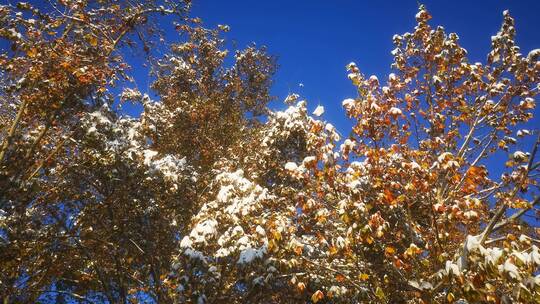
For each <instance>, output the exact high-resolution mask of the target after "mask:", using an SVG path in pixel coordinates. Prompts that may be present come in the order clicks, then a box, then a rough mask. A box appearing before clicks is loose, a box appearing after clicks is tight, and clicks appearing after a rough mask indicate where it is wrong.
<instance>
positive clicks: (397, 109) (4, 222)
mask: <svg viewBox="0 0 540 304" xmlns="http://www.w3.org/2000/svg"><path fill="white" fill-rule="evenodd" d="M189 7H190V3H189V1H180V2H178V1H176V2H173V1H171V2H169V1H158V0H154V1H144V2H142V3H141V4H134V3H133V2H132V1H114V0H103V1H76V0H63V1H49V3H48V8H47V9H44V8H40V7H34V6H32V5H30V4H27V3H19V4H18V5H16V6H11V5H2V6H0V25H1V27H0V39H1V40H2V41H3V42H8V43H9V46H10V48H9V49H2V50H0V52H1V53H0V75H1V76H2V78H1V80H0V143H1V145H0V269H1V270H2V271H1V273H0V297H2V298H3V300H4V303H37V302H39V303H51V302H58V303H64V302H81V303H88V302H89V303H128V302H129V303H146V302H151V303H201V304H203V303H447V302H448V303H452V302H456V303H534V302H539V301H540V275H539V274H538V273H539V270H540V268H539V267H540V249H539V247H540V236H539V235H538V234H539V232H540V231H538V229H537V227H535V223H536V221H537V220H538V212H537V211H538V209H537V208H538V205H539V203H540V194H539V190H540V189H539V184H538V182H539V176H540V171H539V170H540V162H539V160H538V159H539V157H538V151H537V150H538V148H539V146H540V133H539V130H538V129H535V127H534V126H531V123H530V120H531V119H532V118H533V114H534V111H535V97H536V96H537V94H538V90H539V88H540V85H539V79H540V61H538V59H540V58H539V57H540V56H539V54H540V52H539V51H538V50H533V51H531V52H530V53H528V55H527V56H525V55H523V54H522V53H521V52H520V49H519V47H517V46H516V44H515V42H514V37H515V28H514V26H515V25H514V20H513V18H512V17H511V16H510V14H509V13H508V12H504V14H503V24H502V27H501V29H500V31H499V32H498V33H497V34H496V35H495V36H493V37H492V38H491V42H492V47H491V51H490V52H489V54H488V56H487V61H486V62H485V63H471V62H469V61H468V59H467V51H466V50H465V49H464V48H462V47H461V46H460V45H459V38H458V36H457V35H456V34H454V33H450V34H447V33H446V32H445V30H444V28H443V27H440V26H439V27H436V28H432V27H431V26H430V24H429V22H428V21H429V20H430V19H431V16H430V14H429V13H428V11H427V10H426V9H425V8H424V7H423V6H421V7H420V9H419V12H418V14H417V15H416V21H417V26H416V27H415V28H414V31H413V32H412V33H405V34H403V35H395V36H394V37H393V41H394V44H395V49H394V50H393V51H392V55H393V58H394V60H393V64H392V69H393V71H392V73H391V74H389V75H388V77H387V79H384V80H379V79H378V77H376V76H369V77H367V76H365V75H364V74H362V73H361V71H360V69H359V68H358V66H357V65H356V64H354V63H350V64H349V65H347V67H346V69H347V71H348V78H349V79H350V81H351V82H352V85H353V86H354V87H355V88H356V89H357V95H356V96H353V97H352V98H348V99H345V100H344V101H343V108H344V110H345V112H346V115H347V117H348V118H349V119H351V120H352V122H353V127H352V129H351V130H350V133H349V134H348V135H347V136H346V137H344V136H343V135H340V134H339V132H338V131H337V130H336V128H335V127H334V126H333V125H332V124H331V123H328V122H326V121H324V120H323V119H322V118H321V116H322V115H324V108H323V107H322V106H318V107H317V108H316V109H315V111H313V112H312V113H311V114H310V111H308V107H307V103H306V101H304V100H302V99H301V98H300V96H298V95H296V94H291V95H289V96H287V98H286V99H285V103H286V104H287V108H286V109H284V110H281V111H271V110H269V109H268V107H267V105H268V102H270V100H271V99H272V98H271V96H270V94H269V88H270V85H271V79H272V74H273V73H274V70H275V62H274V58H273V57H271V56H269V55H267V54H266V52H265V49H264V48H258V47H256V46H255V45H252V46H249V47H247V48H246V49H244V50H238V51H235V52H234V54H233V55H231V54H229V51H228V50H227V49H226V48H225V46H226V43H225V41H224V40H223V38H222V32H224V31H227V30H228V27H227V26H219V27H218V29H215V30H211V29H205V28H203V27H202V26H201V23H200V20H198V19H197V18H195V19H191V18H189V17H188V10H189ZM156 14H157V17H159V16H161V15H167V17H164V18H163V19H167V20H170V19H174V21H172V22H173V23H174V27H175V29H176V31H178V33H179V38H178V41H177V42H176V43H174V44H171V45H168V46H166V47H165V46H162V48H166V49H167V50H168V53H167V54H166V55H160V57H158V58H154V59H155V60H154V63H153V66H152V68H151V71H152V77H153V78H152V79H153V84H152V87H151V94H150V95H149V94H143V93H141V92H140V91H139V90H138V89H137V88H136V87H134V86H133V85H131V84H130V80H131V78H132V76H130V72H131V71H130V67H129V66H128V65H127V63H126V60H125V59H124V56H125V54H126V52H128V51H129V50H130V49H134V50H136V49H137V46H138V45H142V46H143V47H142V49H143V51H144V52H145V53H146V55H147V56H148V57H152V56H154V54H153V53H152V46H153V45H156V44H157V43H161V39H160V35H161V34H160V31H159V28H158V27H157V25H158V24H159V25H160V26H164V24H165V22H163V23H161V22H160V23H156V22H155V18H156ZM151 96H152V97H151ZM127 103H132V104H134V105H136V106H139V107H140V109H141V113H140V115H138V116H137V117H130V116H128V115H126V113H125V112H123V110H122V106H123V105H126V104H127ZM526 148H527V149H529V148H530V150H527V151H529V152H523V151H521V150H525V149H526ZM520 149H521V150H520ZM501 160H503V161H501Z"/></svg>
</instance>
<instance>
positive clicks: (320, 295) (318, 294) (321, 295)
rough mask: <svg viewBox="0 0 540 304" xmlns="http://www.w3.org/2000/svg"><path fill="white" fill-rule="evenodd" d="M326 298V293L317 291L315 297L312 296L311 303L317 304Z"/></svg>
mask: <svg viewBox="0 0 540 304" xmlns="http://www.w3.org/2000/svg"><path fill="white" fill-rule="evenodd" d="M323 298H324V293H323V292H322V291H320V290H317V291H315V293H313V295H312V296H311V301H312V302H313V303H317V302H319V301H320V300H322V299H323Z"/></svg>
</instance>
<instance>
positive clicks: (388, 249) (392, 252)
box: [384, 246, 396, 255]
mask: <svg viewBox="0 0 540 304" xmlns="http://www.w3.org/2000/svg"><path fill="white" fill-rule="evenodd" d="M384 252H385V253H386V254H387V255H392V254H394V253H395V252H396V249H395V248H394V247H392V246H388V247H386V248H385V249H384Z"/></svg>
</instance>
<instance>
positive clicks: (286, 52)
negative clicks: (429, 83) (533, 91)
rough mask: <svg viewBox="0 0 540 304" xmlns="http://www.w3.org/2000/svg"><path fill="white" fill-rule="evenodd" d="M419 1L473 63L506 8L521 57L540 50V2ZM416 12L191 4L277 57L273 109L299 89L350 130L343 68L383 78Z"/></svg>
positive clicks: (389, 5)
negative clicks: (352, 66) (397, 42)
mask: <svg viewBox="0 0 540 304" xmlns="http://www.w3.org/2000/svg"><path fill="white" fill-rule="evenodd" d="M422 3H424V4H425V5H426V7H427V9H428V10H429V11H430V12H431V14H432V16H433V19H432V20H431V21H430V22H431V24H432V25H442V26H444V27H445V29H446V30H447V32H456V33H457V34H458V35H459V37H460V41H461V44H462V46H463V47H465V48H466V49H467V50H468V51H469V55H470V57H469V58H470V60H471V61H473V62H474V61H485V58H486V54H487V52H488V50H489V48H490V37H491V36H492V35H494V34H495V33H497V31H498V30H499V28H500V25H501V22H502V12H503V10H505V9H509V10H510V13H511V15H512V16H513V17H514V18H515V19H516V29H517V39H516V40H517V42H518V45H519V46H520V47H521V50H522V53H524V54H527V53H528V52H529V51H530V50H531V49H535V48H540V17H539V15H538V13H539V12H540V0H536V1H533V0H529V1H516V0H504V1H502V0H500V1H497V0H491V1H489V0H482V1H472V0H469V1H464V0H452V1H422ZM417 8H418V2H417V1H415V0H401V1H360V0H335V1H319V0H311V1H308V0H295V1H292V0H273V1H245V0H242V1H234V0H231V1H223V0H194V1H193V11H192V15H193V16H198V17H201V18H202V19H203V21H204V24H205V25H207V26H210V27H212V26H215V25H217V24H227V25H229V26H230V27H231V31H230V32H229V33H227V36H226V37H227V38H228V39H233V40H235V41H236V42H237V45H238V47H244V46H246V45H248V44H249V43H250V42H252V41H253V42H255V43H257V44H258V45H266V46H267V47H268V50H269V52H270V53H271V54H273V55H276V56H277V57H278V64H279V70H278V72H277V74H276V77H275V82H274V87H273V93H274V95H276V96H277V97H278V98H279V99H278V101H277V102H275V103H274V104H273V107H274V108H281V107H282V103H281V100H282V99H283V98H284V97H285V96H286V95H287V93H288V92H297V93H299V94H301V95H302V96H303V97H305V98H306V99H307V100H308V101H309V105H310V109H313V108H315V106H316V105H317V104H319V103H320V104H322V105H323V106H325V109H326V114H325V118H326V119H327V120H329V121H331V122H332V123H334V124H335V125H336V126H337V127H338V129H340V130H341V131H343V132H344V133H346V132H348V129H349V128H348V127H347V126H349V123H347V121H346V120H345V119H344V117H345V116H344V112H343V110H342V108H341V101H342V100H343V99H344V98H347V97H354V96H355V90H354V87H353V86H352V85H351V84H350V82H349V80H348V79H347V73H346V71H345V65H346V64H347V63H349V62H351V61H354V62H356V63H357V65H358V66H359V67H360V69H361V70H362V71H363V73H364V74H366V75H371V74H375V75H377V76H378V77H379V78H381V79H382V78H384V76H385V75H386V74H388V73H389V71H390V64H391V60H392V57H391V55H390V51H391V50H392V49H393V48H394V47H393V45H392V36H393V35H394V34H401V33H404V32H412V31H413V28H414V26H415V24H416V21H415V19H414V15H415V14H416V12H417ZM299 83H303V84H304V87H303V88H302V87H299V86H298V84H299ZM536 112H537V113H539V114H540V112H539V111H538V110H537V111H536ZM536 121H537V122H538V120H536ZM344 135H347V134H344Z"/></svg>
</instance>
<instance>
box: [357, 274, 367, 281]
mask: <svg viewBox="0 0 540 304" xmlns="http://www.w3.org/2000/svg"><path fill="white" fill-rule="evenodd" d="M358 278H359V279H360V280H362V281H367V280H368V279H369V274H367V273H361V274H360V275H359V276H358Z"/></svg>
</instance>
